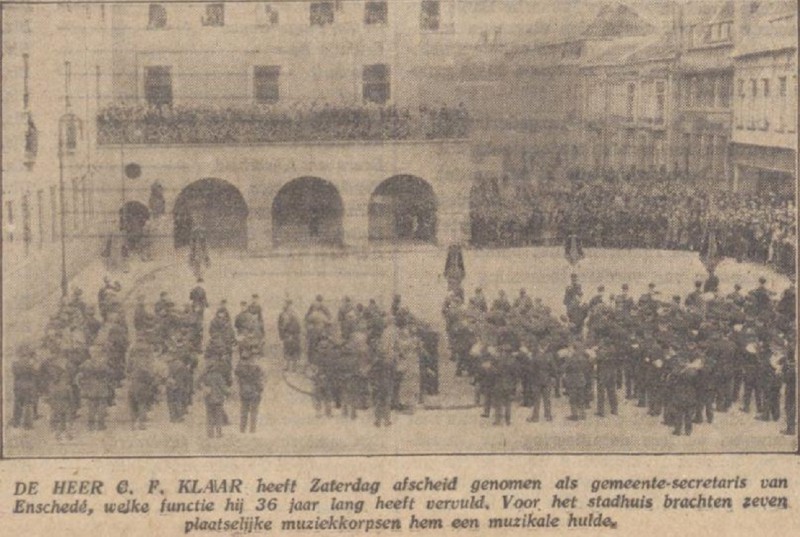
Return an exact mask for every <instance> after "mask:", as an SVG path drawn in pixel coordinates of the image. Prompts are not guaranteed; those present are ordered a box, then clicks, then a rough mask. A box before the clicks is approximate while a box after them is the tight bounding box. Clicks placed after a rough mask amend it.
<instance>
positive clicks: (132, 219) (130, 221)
mask: <svg viewBox="0 0 800 537" xmlns="http://www.w3.org/2000/svg"><path fill="white" fill-rule="evenodd" d="M148 220H150V210H149V209H148V208H147V206H146V205H145V204H144V203H140V202H138V201H129V202H127V203H126V204H125V205H123V206H122V208H121V209H120V210H119V230H120V231H121V232H122V233H123V235H124V236H125V242H126V244H127V246H128V249H129V250H130V251H136V250H138V249H139V247H140V245H141V242H142V237H144V232H145V225H146V224H147V221H148Z"/></svg>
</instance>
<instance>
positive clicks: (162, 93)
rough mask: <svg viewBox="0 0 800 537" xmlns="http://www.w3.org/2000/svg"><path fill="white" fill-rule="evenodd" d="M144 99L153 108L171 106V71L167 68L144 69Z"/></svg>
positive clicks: (160, 66) (161, 66)
mask: <svg viewBox="0 0 800 537" xmlns="http://www.w3.org/2000/svg"><path fill="white" fill-rule="evenodd" d="M144 98H145V100H146V101H147V103H148V104H151V105H153V106H172V70H171V69H170V67H168V66H163V65H159V66H153V67H145V71H144Z"/></svg>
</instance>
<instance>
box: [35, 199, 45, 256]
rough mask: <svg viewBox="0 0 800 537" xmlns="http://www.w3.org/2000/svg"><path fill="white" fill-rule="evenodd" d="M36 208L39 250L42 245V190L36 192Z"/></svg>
mask: <svg viewBox="0 0 800 537" xmlns="http://www.w3.org/2000/svg"><path fill="white" fill-rule="evenodd" d="M36 208H37V209H38V212H37V216H38V220H39V248H41V247H42V245H43V244H44V190H39V191H38V192H36Z"/></svg>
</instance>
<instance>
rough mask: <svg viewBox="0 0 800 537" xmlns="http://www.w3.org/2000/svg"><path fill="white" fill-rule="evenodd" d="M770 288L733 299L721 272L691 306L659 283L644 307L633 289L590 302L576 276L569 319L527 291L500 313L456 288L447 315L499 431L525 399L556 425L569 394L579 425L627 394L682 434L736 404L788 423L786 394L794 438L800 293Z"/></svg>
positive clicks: (502, 305) (465, 368)
mask: <svg viewBox="0 0 800 537" xmlns="http://www.w3.org/2000/svg"><path fill="white" fill-rule="evenodd" d="M765 283H766V280H765V279H763V278H762V279H761V280H760V285H759V286H758V287H757V288H756V289H753V290H751V291H750V292H749V293H747V294H744V293H742V290H741V286H739V285H738V284H737V285H736V286H735V290H734V291H733V292H732V293H730V294H726V295H723V294H721V293H719V279H718V277H717V276H716V275H715V274H714V273H713V271H712V272H710V273H709V277H708V279H707V280H706V281H705V282H703V281H697V282H695V289H694V290H693V291H692V292H690V293H689V294H688V295H687V296H685V297H681V296H673V297H672V298H671V299H669V298H667V297H662V296H661V295H660V293H659V291H658V290H657V287H656V285H655V284H652V283H651V284H650V285H649V289H648V292H646V293H645V294H643V295H641V296H640V297H639V298H638V300H635V299H634V298H633V297H632V296H630V295H629V289H628V285H627V284H623V285H622V286H621V290H620V291H619V292H618V293H616V294H615V295H609V294H608V293H607V292H606V289H605V288H604V287H603V286H600V287H599V288H598V289H597V292H596V294H594V295H593V296H592V297H591V298H588V299H587V298H586V297H584V294H583V290H582V286H581V284H580V282H579V281H578V276H577V275H575V274H573V275H572V277H571V282H570V285H569V286H568V287H567V289H566V291H565V295H564V306H565V308H566V312H567V314H566V315H565V316H557V315H556V314H555V313H554V312H553V311H551V309H550V308H548V307H547V306H545V305H543V304H542V302H541V300H539V299H533V298H531V297H530V296H529V295H528V294H527V292H526V291H525V289H522V290H520V292H519V295H518V296H517V297H516V298H515V299H514V300H513V302H512V300H511V299H509V297H508V296H507V295H506V294H505V292H503V291H500V293H499V295H498V296H497V298H495V299H494V300H493V301H492V302H491V304H489V301H488V300H487V298H486V297H485V295H484V294H483V292H482V290H481V289H480V288H479V289H476V290H475V293H474V295H473V296H471V297H470V298H469V299H468V300H467V299H465V296H464V293H463V291H462V290H459V289H453V290H451V292H450V293H449V295H448V298H447V299H446V301H445V304H444V307H443V310H442V313H443V315H444V318H445V321H446V326H447V336H448V338H447V339H448V343H449V347H450V353H451V357H452V359H453V360H455V361H456V369H457V372H456V374H457V375H466V376H469V377H470V378H471V379H472V382H473V384H474V385H475V397H476V403H479V404H481V405H482V408H483V414H482V415H483V417H486V418H488V417H490V414H491V412H492V411H494V420H493V423H494V424H495V425H502V424H504V423H505V424H506V425H510V424H511V411H512V403H513V402H514V401H515V400H516V401H518V402H519V404H520V406H522V407H531V408H532V411H531V414H530V416H529V417H528V418H527V419H528V421H531V422H537V421H539V420H540V418H542V417H543V418H544V419H545V420H546V421H552V420H553V418H554V416H553V412H552V404H551V395H553V396H555V397H561V395H562V393H563V394H565V395H566V397H567V398H568V399H569V406H570V415H569V416H568V418H567V419H569V420H573V421H580V420H585V419H586V411H587V409H589V408H591V407H592V406H594V408H595V415H596V416H598V417H605V416H606V412H607V411H608V412H609V413H610V414H612V415H616V414H617V413H618V411H619V399H618V390H623V391H624V396H625V398H626V399H630V400H632V401H635V404H636V406H637V407H641V408H642V409H643V411H646V412H647V414H648V415H649V416H653V417H657V416H661V417H662V419H663V423H664V424H666V425H668V426H670V427H672V429H673V434H675V435H680V434H685V435H689V434H691V433H692V429H693V425H694V424H697V423H701V422H703V420H705V421H707V422H708V423H712V422H713V420H714V413H715V412H728V411H729V410H732V409H733V408H734V404H735V403H736V402H737V401H741V407H740V410H741V411H742V412H747V413H749V412H752V411H753V410H755V412H756V417H757V418H758V419H760V420H764V421H778V420H779V419H780V417H781V405H780V402H781V397H783V407H784V409H785V420H786V428H785V429H784V431H783V433H784V434H789V435H794V434H796V402H797V396H796V391H795V379H796V367H797V366H796V360H795V354H794V349H795V337H796V334H795V290H794V286H792V287H790V288H788V289H787V290H786V291H785V292H784V293H783V295H782V296H781V297H779V298H778V297H775V296H773V293H772V292H771V291H769V290H768V289H767V288H766V286H765ZM541 410H543V414H542V413H540V411H541Z"/></svg>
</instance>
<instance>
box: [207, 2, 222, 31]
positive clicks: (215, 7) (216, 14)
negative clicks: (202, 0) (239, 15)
mask: <svg viewBox="0 0 800 537" xmlns="http://www.w3.org/2000/svg"><path fill="white" fill-rule="evenodd" d="M203 26H225V4H206V16H205V17H203Z"/></svg>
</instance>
